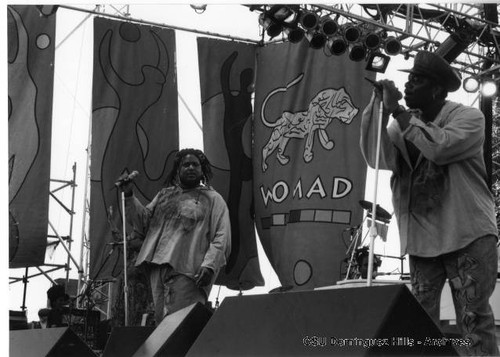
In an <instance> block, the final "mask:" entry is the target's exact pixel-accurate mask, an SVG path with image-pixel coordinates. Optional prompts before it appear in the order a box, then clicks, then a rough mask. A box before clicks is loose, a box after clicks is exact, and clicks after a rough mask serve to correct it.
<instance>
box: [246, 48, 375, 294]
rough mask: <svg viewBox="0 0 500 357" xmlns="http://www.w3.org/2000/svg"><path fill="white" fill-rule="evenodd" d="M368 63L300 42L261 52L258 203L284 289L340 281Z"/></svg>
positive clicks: (357, 213)
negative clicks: (334, 54)
mask: <svg viewBox="0 0 500 357" xmlns="http://www.w3.org/2000/svg"><path fill="white" fill-rule="evenodd" d="M364 66H365V62H364V61H363V62H354V61H351V60H350V59H349V58H348V55H347V54H345V55H343V56H331V55H330V56H328V55H326V54H325V52H324V51H321V50H314V49H312V48H310V47H309V46H308V44H307V41H303V42H302V43H300V44H290V43H284V44H273V45H268V46H265V47H262V48H259V49H258V51H257V80H256V92H255V120H254V151H253V163H254V199H255V212H256V225H257V230H258V234H259V237H260V239H261V242H262V245H263V248H264V250H265V252H266V254H267V256H268V257H269V260H270V262H271V264H272V266H273V268H274V269H275V271H276V273H277V275H278V278H279V279H280V282H281V284H282V287H283V288H285V287H287V288H288V287H292V288H295V289H298V290H300V289H311V288H314V287H319V286H326V285H332V284H334V283H335V282H336V281H338V280H339V279H340V277H341V269H342V268H341V265H342V262H343V260H344V258H345V257H346V251H347V246H348V244H349V236H348V235H347V236H346V235H345V234H344V231H345V230H346V229H348V228H349V227H352V226H356V225H359V224H360V223H361V221H362V217H363V212H362V209H361V207H360V206H359V200H362V199H363V198H364V193H365V177H366V164H365V162H364V160H363V158H362V156H361V153H360V150H359V124H360V116H361V112H362V110H363V108H364V107H365V105H366V104H367V103H368V100H369V98H370V95H371V92H372V88H371V87H370V86H369V85H367V82H366V81H365V80H364V79H363V77H364V76H367V77H371V78H374V73H373V72H371V73H367V72H366V71H365V70H364Z"/></svg>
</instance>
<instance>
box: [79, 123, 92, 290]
mask: <svg viewBox="0 0 500 357" xmlns="http://www.w3.org/2000/svg"><path fill="white" fill-rule="evenodd" d="M91 145H92V117H90V118H89V131H88V134H87V161H86V164H85V188H84V193H83V218H82V241H81V244H80V270H78V289H77V291H80V289H81V288H82V282H83V280H84V279H85V268H86V265H85V264H84V263H83V259H84V258H83V257H84V254H85V240H86V239H87V235H86V221H87V195H88V189H89V178H90V172H89V171H90V147H91ZM85 256H86V255H85Z"/></svg>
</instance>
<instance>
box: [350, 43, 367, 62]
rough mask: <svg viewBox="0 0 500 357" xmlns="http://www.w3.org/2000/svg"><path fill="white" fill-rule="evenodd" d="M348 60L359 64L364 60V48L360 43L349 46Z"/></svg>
mask: <svg viewBox="0 0 500 357" xmlns="http://www.w3.org/2000/svg"><path fill="white" fill-rule="evenodd" d="M349 58H350V59H351V61H354V62H360V61H362V60H364V59H365V58H366V48H365V46H363V45H362V44H361V43H355V44H353V45H351V46H350V51H349Z"/></svg>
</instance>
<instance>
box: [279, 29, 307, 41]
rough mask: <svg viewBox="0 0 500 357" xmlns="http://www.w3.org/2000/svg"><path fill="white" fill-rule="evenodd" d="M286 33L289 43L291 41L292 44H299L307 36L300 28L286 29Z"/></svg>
mask: <svg viewBox="0 0 500 357" xmlns="http://www.w3.org/2000/svg"><path fill="white" fill-rule="evenodd" d="M284 32H285V34H286V35H287V38H288V41H290V42H291V43H298V42H300V41H302V39H303V38H304V34H305V33H304V30H302V29H301V28H299V27H297V28H290V27H285V30H284Z"/></svg>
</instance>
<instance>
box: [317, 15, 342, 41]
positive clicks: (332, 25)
mask: <svg viewBox="0 0 500 357" xmlns="http://www.w3.org/2000/svg"><path fill="white" fill-rule="evenodd" d="M338 28H339V25H338V24H337V22H336V21H335V20H333V19H332V18H331V17H330V16H328V15H327V16H323V17H322V18H321V19H320V20H319V30H320V31H321V32H322V33H323V34H324V35H325V36H327V37H331V36H333V35H335V33H336V32H337V30H338Z"/></svg>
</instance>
